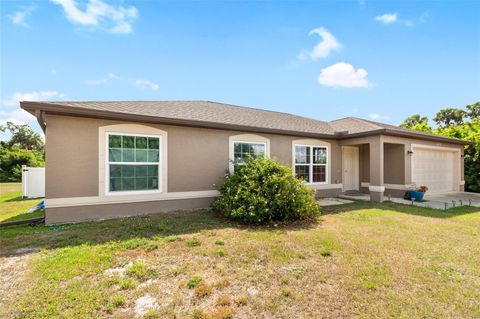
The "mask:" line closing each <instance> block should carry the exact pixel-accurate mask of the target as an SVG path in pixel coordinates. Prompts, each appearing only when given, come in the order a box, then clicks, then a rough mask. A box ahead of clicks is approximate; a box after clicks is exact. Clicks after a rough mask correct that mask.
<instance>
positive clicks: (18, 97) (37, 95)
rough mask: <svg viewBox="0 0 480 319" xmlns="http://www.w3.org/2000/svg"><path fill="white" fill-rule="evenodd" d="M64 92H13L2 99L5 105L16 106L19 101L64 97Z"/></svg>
mask: <svg viewBox="0 0 480 319" xmlns="http://www.w3.org/2000/svg"><path fill="white" fill-rule="evenodd" d="M64 97H65V94H62V93H59V92H57V91H40V92H36V91H35V92H24V93H22V92H15V93H13V95H12V96H11V97H10V98H9V99H7V100H4V101H3V104H5V105H6V106H17V105H18V102H20V101H45V100H50V99H53V98H55V99H61V98H64Z"/></svg>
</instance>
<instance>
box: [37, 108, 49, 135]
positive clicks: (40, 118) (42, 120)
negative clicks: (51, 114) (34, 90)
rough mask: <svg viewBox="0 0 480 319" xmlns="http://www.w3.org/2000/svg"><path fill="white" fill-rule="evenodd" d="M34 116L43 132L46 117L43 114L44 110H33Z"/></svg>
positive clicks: (45, 128) (45, 125)
mask: <svg viewBox="0 0 480 319" xmlns="http://www.w3.org/2000/svg"><path fill="white" fill-rule="evenodd" d="M35 117H36V118H37V121H38V124H40V127H41V128H42V131H43V133H44V134H45V133H46V130H47V117H46V116H45V112H43V111H41V110H35Z"/></svg>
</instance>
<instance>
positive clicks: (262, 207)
mask: <svg viewBox="0 0 480 319" xmlns="http://www.w3.org/2000/svg"><path fill="white" fill-rule="evenodd" d="M217 189H218V191H219V192H220V196H219V197H218V198H217V199H216V200H215V201H214V202H213V204H212V207H213V208H214V209H215V210H218V211H220V212H221V213H223V214H224V215H225V216H226V217H228V218H231V219H234V220H238V221H241V222H245V223H251V224H260V223H268V222H271V221H284V220H299V219H308V218H312V217H314V216H315V215H316V214H318V213H319V211H320V206H319V205H318V204H317V203H316V202H315V199H314V194H313V191H312V190H310V189H309V188H308V187H306V186H305V184H304V182H303V181H301V180H298V179H296V178H295V177H294V176H293V173H292V170H291V169H290V168H289V167H287V166H284V165H281V164H279V163H277V162H276V161H274V160H272V159H265V158H256V159H253V158H251V159H248V160H246V161H245V163H244V164H243V165H237V166H236V168H235V172H234V173H233V174H227V177H226V180H225V181H224V183H223V184H221V185H220V186H218V187H217Z"/></svg>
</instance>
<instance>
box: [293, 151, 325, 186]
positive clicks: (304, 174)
mask: <svg viewBox="0 0 480 319" xmlns="http://www.w3.org/2000/svg"><path fill="white" fill-rule="evenodd" d="M295 177H297V178H300V179H303V180H304V181H305V182H306V183H326V182H327V148H326V147H320V146H318V147H317V146H308V145H295Z"/></svg>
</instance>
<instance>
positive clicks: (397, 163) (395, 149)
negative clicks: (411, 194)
mask: <svg viewBox="0 0 480 319" xmlns="http://www.w3.org/2000/svg"><path fill="white" fill-rule="evenodd" d="M383 146H384V148H385V149H384V169H385V173H384V183H385V184H405V156H406V155H405V151H404V144H390V143H385V144H384V145H383Z"/></svg>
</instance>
